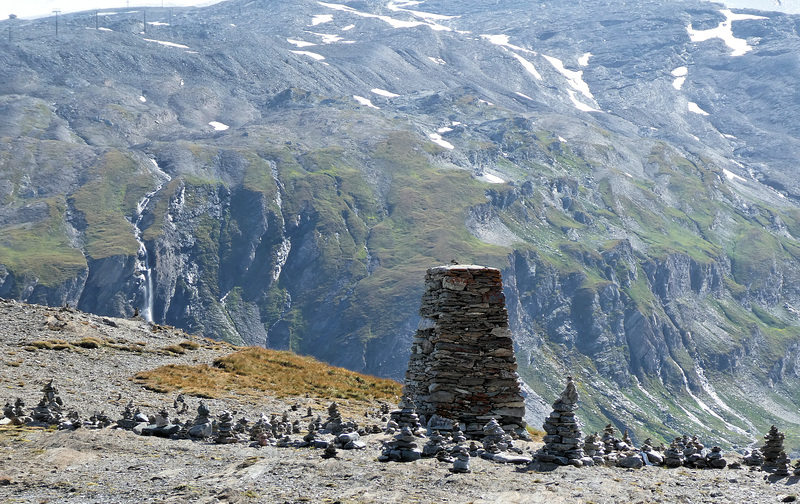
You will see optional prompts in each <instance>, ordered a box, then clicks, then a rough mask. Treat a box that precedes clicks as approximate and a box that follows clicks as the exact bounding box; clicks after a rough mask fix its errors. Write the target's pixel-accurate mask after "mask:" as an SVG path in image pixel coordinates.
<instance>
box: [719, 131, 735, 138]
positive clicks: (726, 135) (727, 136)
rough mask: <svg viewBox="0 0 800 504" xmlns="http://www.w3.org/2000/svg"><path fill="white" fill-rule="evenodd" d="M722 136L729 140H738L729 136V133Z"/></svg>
mask: <svg viewBox="0 0 800 504" xmlns="http://www.w3.org/2000/svg"><path fill="white" fill-rule="evenodd" d="M720 135H722V138H727V139H728V140H736V137H735V136H733V135H728V134H727V133H720Z"/></svg>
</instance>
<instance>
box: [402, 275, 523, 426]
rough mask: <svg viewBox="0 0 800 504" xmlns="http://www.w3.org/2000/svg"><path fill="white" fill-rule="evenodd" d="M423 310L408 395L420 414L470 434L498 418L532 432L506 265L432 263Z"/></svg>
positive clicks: (407, 382) (407, 380)
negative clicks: (513, 330) (502, 269)
mask: <svg viewBox="0 0 800 504" xmlns="http://www.w3.org/2000/svg"><path fill="white" fill-rule="evenodd" d="M419 313H420V316H421V319H420V323H419V326H418V328H417V331H416V333H415V334H414V338H413V341H412V344H411V356H410V357H409V362H408V369H407V371H406V377H405V387H404V390H403V395H404V397H406V398H409V399H412V400H413V401H414V402H415V403H416V406H417V413H418V414H419V415H420V417H421V418H422V419H424V421H426V420H427V419H428V418H431V417H432V416H433V415H439V416H441V417H443V418H449V419H452V420H453V421H455V422H460V423H463V424H464V425H465V433H466V435H467V437H470V438H480V437H481V436H482V435H483V426H484V425H485V424H486V422H488V421H489V420H491V419H492V418H495V419H497V421H498V423H499V424H500V426H501V427H502V428H503V429H504V430H506V431H508V432H514V433H515V434H516V435H518V436H522V437H527V432H526V431H525V421H524V420H523V416H524V414H525V402H524V399H523V397H522V394H521V393H520V386H519V377H518V376H517V362H516V359H515V357H514V347H513V342H512V340H511V331H510V330H509V327H508V313H507V312H506V308H505V296H504V295H503V284H502V278H501V275H500V270H498V269H495V268H487V267H484V266H475V265H457V264H456V265H448V266H439V267H435V268H431V269H429V270H428V271H427V274H426V276H425V293H424V294H423V296H422V300H421V304H420V310H419Z"/></svg>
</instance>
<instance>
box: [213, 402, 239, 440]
mask: <svg viewBox="0 0 800 504" xmlns="http://www.w3.org/2000/svg"><path fill="white" fill-rule="evenodd" d="M214 442H215V443H217V444H230V443H238V442H239V438H238V437H236V433H234V432H233V415H232V414H231V412H230V411H228V410H224V411H223V412H222V413H220V414H219V427H218V431H217V435H216V437H214Z"/></svg>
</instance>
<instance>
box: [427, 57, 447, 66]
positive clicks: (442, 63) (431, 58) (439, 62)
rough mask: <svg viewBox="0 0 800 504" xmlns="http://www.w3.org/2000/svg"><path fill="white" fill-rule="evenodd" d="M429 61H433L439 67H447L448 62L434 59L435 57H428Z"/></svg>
mask: <svg viewBox="0 0 800 504" xmlns="http://www.w3.org/2000/svg"><path fill="white" fill-rule="evenodd" d="M428 59H429V60H431V61H433V62H434V63H436V64H439V65H446V64H447V62H446V61H445V60H443V59H442V58H434V57H433V56H428Z"/></svg>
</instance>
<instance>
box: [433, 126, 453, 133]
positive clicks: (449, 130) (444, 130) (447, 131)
mask: <svg viewBox="0 0 800 504" xmlns="http://www.w3.org/2000/svg"><path fill="white" fill-rule="evenodd" d="M451 131H453V128H448V127H447V126H444V127H442V128H439V129H438V130H436V132H437V133H450V132H451Z"/></svg>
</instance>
